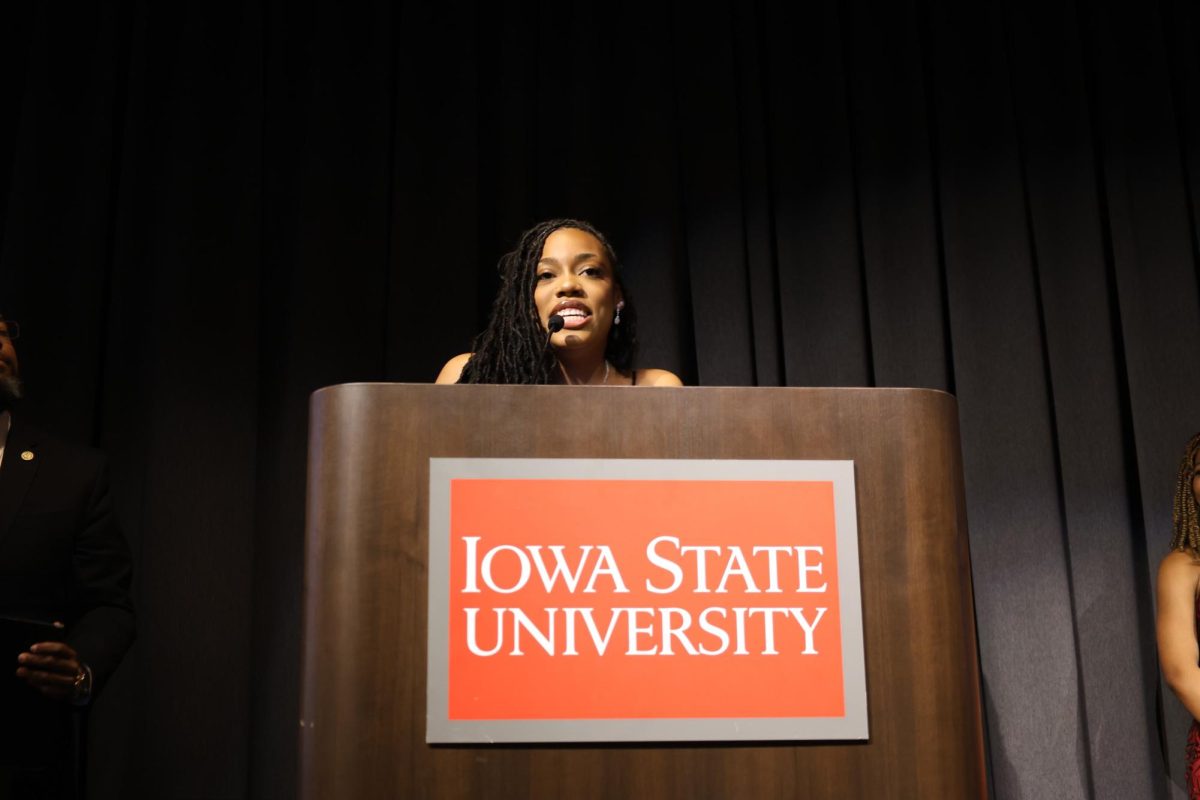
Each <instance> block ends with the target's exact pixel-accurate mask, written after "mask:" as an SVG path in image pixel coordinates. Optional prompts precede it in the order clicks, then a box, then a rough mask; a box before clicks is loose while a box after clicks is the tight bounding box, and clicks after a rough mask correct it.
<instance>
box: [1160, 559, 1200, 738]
mask: <svg viewBox="0 0 1200 800" xmlns="http://www.w3.org/2000/svg"><path fill="white" fill-rule="evenodd" d="M1198 577H1200V562H1197V561H1196V560H1195V559H1194V558H1193V557H1192V556H1190V555H1188V554H1187V553H1183V552H1180V551H1178V550H1176V551H1174V552H1172V553H1170V554H1169V555H1168V556H1167V557H1166V558H1164V559H1163V561H1162V564H1161V565H1160V566H1159V568H1158V619H1157V622H1156V626H1155V627H1156V629H1157V634H1158V660H1159V663H1160V665H1161V666H1162V671H1163V677H1164V678H1166V679H1167V684H1168V685H1169V686H1170V687H1171V690H1172V691H1174V692H1175V694H1176V695H1177V696H1178V697H1179V700H1180V702H1182V703H1183V705H1184V708H1186V709H1187V710H1188V713H1190V714H1191V715H1192V717H1193V718H1195V719H1200V666H1197V661H1200V645H1198V644H1197V642H1196V581H1197V578H1198Z"/></svg>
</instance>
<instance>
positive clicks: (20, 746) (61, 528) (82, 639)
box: [0, 318, 134, 798]
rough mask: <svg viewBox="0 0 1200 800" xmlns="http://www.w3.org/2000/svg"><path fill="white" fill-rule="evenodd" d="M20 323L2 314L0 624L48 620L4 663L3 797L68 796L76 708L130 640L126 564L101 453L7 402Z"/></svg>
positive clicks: (12, 395)
mask: <svg viewBox="0 0 1200 800" xmlns="http://www.w3.org/2000/svg"><path fill="white" fill-rule="evenodd" d="M17 332H18V331H17V328H16V323H14V322H10V321H5V320H4V319H3V318H0V618H2V619H0V626H3V625H7V626H8V628H7V629H8V630H9V631H12V630H13V629H14V628H15V627H19V626H22V625H23V626H25V628H26V629H37V628H36V626H34V625H31V624H30V621H33V622H40V623H49V624H50V625H53V626H54V627H42V628H41V630H43V631H46V632H48V635H44V636H42V635H35V636H34V638H36V639H41V641H36V642H34V643H32V644H31V645H30V646H29V647H27V648H20V649H22V652H20V653H19V654H18V655H17V656H16V663H14V664H12V665H11V667H10V669H9V672H8V675H4V674H2V673H0V680H3V681H7V683H6V684H5V688H4V689H3V690H0V704H5V705H8V706H9V707H8V708H7V709H4V708H0V798H5V797H12V798H24V797H30V798H34V797H36V798H42V797H54V798H58V797H73V796H74V792H75V789H76V786H77V782H78V775H77V774H75V766H76V764H77V763H78V760H79V755H78V753H77V752H76V750H75V747H74V746H73V745H74V742H73V739H75V738H76V737H74V736H73V735H72V730H73V728H74V729H77V726H78V725H79V722H80V720H79V718H78V716H77V714H78V711H79V709H81V708H83V707H86V706H87V704H88V703H89V702H90V701H91V699H92V697H94V696H95V694H96V693H97V692H98V691H99V690H100V688H101V687H102V686H103V684H104V682H105V680H106V679H107V678H108V676H109V675H111V674H112V672H113V670H115V669H116V667H117V665H118V664H119V663H120V661H121V658H122V656H123V655H124V653H125V651H126V650H127V649H128V648H129V645H130V643H131V642H132V641H133V636H134V615H133V604H132V602H131V600H130V595H129V584H130V577H131V573H132V566H131V560H130V555H129V548H128V546H127V545H126V543H125V539H124V537H123V536H122V534H121V532H120V530H119V529H118V527H117V524H116V519H115V517H114V515H113V507H112V500H111V498H110V497H109V491H108V469H107V466H106V463H105V460H104V457H103V456H102V455H101V454H100V453H98V452H96V451H94V450H90V449H86V448H82V447H76V446H73V445H68V444H66V443H64V442H61V441H59V440H57V439H55V438H53V437H51V436H48V435H46V434H45V433H42V432H41V431H39V430H37V429H36V428H34V427H32V426H30V425H29V424H27V423H26V422H25V420H24V418H23V417H22V416H21V415H20V414H19V413H16V412H15V411H14V405H15V403H16V401H17V400H18V399H19V398H20V396H21V384H20V371H19V368H18V364H17V354H16V350H15V349H14V348H13V342H12V340H13V339H15V338H16V335H17ZM13 620H21V621H22V622H13ZM59 632H61V633H59ZM12 655H13V653H12V652H11V651H10V652H8V653H6V654H5V657H6V658H7V657H12Z"/></svg>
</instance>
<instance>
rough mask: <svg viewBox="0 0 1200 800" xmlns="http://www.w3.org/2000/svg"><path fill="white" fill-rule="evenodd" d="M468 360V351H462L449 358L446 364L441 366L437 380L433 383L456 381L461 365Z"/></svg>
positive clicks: (463, 365) (460, 373)
mask: <svg viewBox="0 0 1200 800" xmlns="http://www.w3.org/2000/svg"><path fill="white" fill-rule="evenodd" d="M470 360H471V354H470V353H463V354H462V355H459V356H455V357H454V358H452V359H450V360H449V361H447V362H446V366H444V367H442V371H441V372H439V373H438V376H437V380H436V381H434V383H458V378H459V376H460V375H462V371H463V367H465V366H466V365H467V362H468V361H470Z"/></svg>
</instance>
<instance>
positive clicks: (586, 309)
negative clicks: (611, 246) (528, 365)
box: [533, 228, 621, 351]
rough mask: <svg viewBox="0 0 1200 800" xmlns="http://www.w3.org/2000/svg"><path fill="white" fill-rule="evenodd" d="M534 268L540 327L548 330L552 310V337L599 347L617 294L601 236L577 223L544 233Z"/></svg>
mask: <svg viewBox="0 0 1200 800" xmlns="http://www.w3.org/2000/svg"><path fill="white" fill-rule="evenodd" d="M536 269H537V275H536V279H535V283H534V289H533V303H534V305H535V306H536V307H537V312H538V318H539V319H540V320H541V322H542V327H543V328H545V329H547V330H549V328H548V325H549V321H550V317H551V316H553V315H554V314H558V315H559V316H560V317H562V318H563V328H562V330H560V331H559V332H558V333H555V334H554V336H553V337H551V340H550V341H551V343H552V344H553V345H554V346H555V347H559V348H568V349H575V348H586V347H588V346H591V347H599V348H600V349H601V351H603V349H604V347H605V346H606V344H607V342H608V331H609V329H610V328H611V327H612V321H613V315H614V314H615V313H616V310H617V303H619V302H620V301H621V297H620V290H619V289H618V288H617V285H616V280H615V279H614V277H613V265H612V264H611V263H609V260H608V255H607V254H606V253H605V250H604V245H602V244H601V243H600V240H599V239H597V238H596V237H595V236H593V235H591V234H590V233H588V232H586V231H581V230H579V229H578V228H559V229H558V230H556V231H554V233H552V234H550V235H549V236H547V237H546V244H545V245H544V246H543V247H542V257H541V260H539V261H538V263H537V267H536Z"/></svg>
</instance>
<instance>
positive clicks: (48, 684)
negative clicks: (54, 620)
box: [17, 642, 91, 702]
mask: <svg viewBox="0 0 1200 800" xmlns="http://www.w3.org/2000/svg"><path fill="white" fill-rule="evenodd" d="M17 665H18V666H17V677H18V678H20V679H21V680H23V681H25V682H26V683H27V684H29V685H30V686H32V687H33V688H34V689H37V690H38V691H39V692H41V693H42V694H44V695H46V696H47V697H49V698H51V699H54V700H62V701H64V702H77V701H79V700H80V692H81V684H82V683H83V682H84V681H83V680H81V678H80V676H85V677H86V676H87V670H85V669H84V666H83V664H82V663H80V661H79V656H78V655H77V654H76V653H75V651H74V650H73V649H71V646H70V645H67V644H63V643H62V642H38V643H37V644H35V645H31V646H30V648H29V650H28V652H25V653H21V655H19V656H17ZM86 689H87V690H90V689H91V687H90V686H88V687H86Z"/></svg>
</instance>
